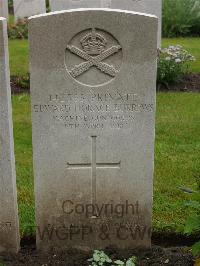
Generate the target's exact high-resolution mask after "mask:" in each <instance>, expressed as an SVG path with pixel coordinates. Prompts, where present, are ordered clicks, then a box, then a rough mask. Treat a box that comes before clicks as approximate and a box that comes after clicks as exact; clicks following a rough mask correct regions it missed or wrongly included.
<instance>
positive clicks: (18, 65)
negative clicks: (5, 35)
mask: <svg viewBox="0 0 200 266" xmlns="http://www.w3.org/2000/svg"><path fill="white" fill-rule="evenodd" d="M162 43H163V47H166V46H168V45H170V44H172V45H174V44H180V45H183V46H184V47H185V48H186V49H187V50H188V51H189V52H190V53H192V55H194V56H195V58H196V61H195V62H192V63H191V70H192V72H197V73H200V38H177V39H163V41H162ZM9 51H10V68H11V75H12V76H15V75H21V76H23V75H25V74H26V73H27V72H28V41H27V40H9Z"/></svg>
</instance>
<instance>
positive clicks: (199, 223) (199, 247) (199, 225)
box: [184, 177, 200, 256]
mask: <svg viewBox="0 0 200 266" xmlns="http://www.w3.org/2000/svg"><path fill="white" fill-rule="evenodd" d="M197 184H198V189H199V191H197V192H193V193H192V199H191V200H190V201H188V202H186V203H185V206H187V207H189V208H192V209H194V210H195V214H193V215H192V216H189V217H188V219H187V221H186V225H185V230H184V232H185V233H186V234H188V235H191V234H200V177H198V178H197ZM192 252H193V254H194V255H195V256H196V255H200V241H198V242H197V243H195V244H194V245H193V246H192Z"/></svg>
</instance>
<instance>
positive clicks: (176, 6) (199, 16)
mask: <svg viewBox="0 0 200 266" xmlns="http://www.w3.org/2000/svg"><path fill="white" fill-rule="evenodd" d="M162 31H163V37H169V38H171V37H177V36H199V34H200V0H163V22H162Z"/></svg>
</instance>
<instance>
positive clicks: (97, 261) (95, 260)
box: [88, 250, 136, 266]
mask: <svg viewBox="0 0 200 266" xmlns="http://www.w3.org/2000/svg"><path fill="white" fill-rule="evenodd" d="M88 261H89V262H91V263H92V264H90V266H107V265H110V266H135V263H136V257H134V256H133V257H131V258H130V259H128V260H127V261H121V260H116V261H113V260H111V259H110V258H109V257H108V256H107V255H106V254H105V252H104V251H99V250H95V251H94V253H93V256H92V258H91V259H89V260H88Z"/></svg>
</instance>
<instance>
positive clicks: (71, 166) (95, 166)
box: [67, 136, 121, 204]
mask: <svg viewBox="0 0 200 266" xmlns="http://www.w3.org/2000/svg"><path fill="white" fill-rule="evenodd" d="M91 138H92V147H91V163H69V162H68V163H67V167H68V169H81V168H83V169H91V178H92V186H91V188H92V204H96V200H97V186H96V183H97V173H96V170H97V169H98V168H109V169H120V166H121V161H119V162H117V163H97V158H96V140H97V136H92V137H91Z"/></svg>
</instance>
